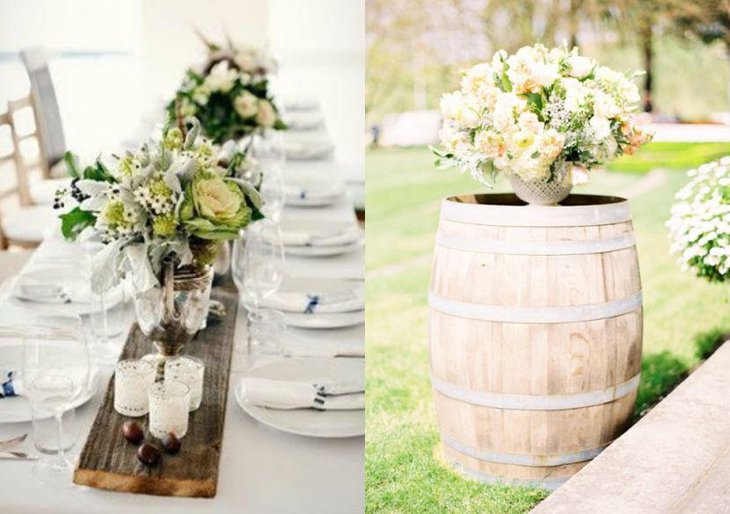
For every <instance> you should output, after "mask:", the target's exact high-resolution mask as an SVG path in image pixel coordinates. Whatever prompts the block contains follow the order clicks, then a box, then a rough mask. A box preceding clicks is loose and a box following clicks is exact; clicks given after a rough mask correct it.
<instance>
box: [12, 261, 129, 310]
mask: <svg viewBox="0 0 730 514" xmlns="http://www.w3.org/2000/svg"><path fill="white" fill-rule="evenodd" d="M27 268H28V269H26V270H24V271H23V272H22V273H21V274H20V275H19V276H18V277H16V278H15V279H13V281H12V283H10V284H9V285H8V289H9V295H8V296H9V298H8V300H10V301H11V302H12V303H14V304H15V305H24V306H26V307H30V306H31V305H30V304H33V305H32V307H33V309H34V310H35V311H37V310H39V309H40V310H49V311H52V312H55V313H64V314H77V315H87V314H91V313H93V312H97V311H99V310H100V309H101V308H102V303H101V302H100V301H99V299H98V297H96V296H95V295H93V294H92V292H91V288H90V286H89V280H88V278H87V277H85V276H84V275H83V273H81V272H80V271H79V270H78V267H73V266H69V265H67V264H63V265H53V264H36V265H33V266H28V267H27ZM104 300H105V306H106V308H112V307H114V306H115V305H117V304H118V303H119V302H120V301H122V300H123V292H122V288H121V287H118V288H116V289H114V290H112V291H110V292H109V293H107V294H106V296H105V299H104Z"/></svg>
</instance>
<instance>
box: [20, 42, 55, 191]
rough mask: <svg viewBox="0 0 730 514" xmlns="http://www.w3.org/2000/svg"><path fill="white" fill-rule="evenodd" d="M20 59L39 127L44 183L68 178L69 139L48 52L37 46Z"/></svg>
mask: <svg viewBox="0 0 730 514" xmlns="http://www.w3.org/2000/svg"><path fill="white" fill-rule="evenodd" d="M20 57H21V59H22V61H23V64H24V65H25V69H26V71H27V73H28V79H29V80H30V99H31V102H32V105H33V114H34V117H35V123H36V127H37V130H36V132H37V138H38V146H39V148H40V162H39V165H40V168H41V175H42V177H43V178H45V179H49V178H52V177H54V176H55V177H59V176H65V174H66V173H65V167H64V166H63V154H64V153H66V139H65V137H64V134H63V124H62V122H61V111H60V110H59V108H58V101H57V99H56V91H55V89H54V87H53V81H52V80H51V73H50V71H49V69H48V57H47V55H46V52H45V50H44V49H43V48H42V47H37V46H36V47H31V48H26V49H23V50H21V51H20Z"/></svg>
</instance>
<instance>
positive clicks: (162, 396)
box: [148, 380, 190, 439]
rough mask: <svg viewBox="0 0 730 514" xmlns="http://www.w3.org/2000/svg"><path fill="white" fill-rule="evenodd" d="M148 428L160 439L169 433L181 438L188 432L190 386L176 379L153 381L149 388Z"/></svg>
mask: <svg viewBox="0 0 730 514" xmlns="http://www.w3.org/2000/svg"><path fill="white" fill-rule="evenodd" d="M148 394H149V402H150V417H149V429H150V432H151V433H152V435H153V436H155V437H157V438H158V439H161V438H162V437H164V436H165V435H167V434H169V433H173V434H175V436H176V437H177V438H178V439H182V438H183V437H184V436H185V434H187V433H188V411H189V410H190V388H189V387H188V386H187V385H185V384H183V383H182V382H178V381H176V380H165V381H164V382H155V383H154V384H153V385H152V387H150V389H149V393H148Z"/></svg>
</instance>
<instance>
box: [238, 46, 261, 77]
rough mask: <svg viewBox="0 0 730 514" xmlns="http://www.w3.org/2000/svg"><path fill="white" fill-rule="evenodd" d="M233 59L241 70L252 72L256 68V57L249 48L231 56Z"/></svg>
mask: <svg viewBox="0 0 730 514" xmlns="http://www.w3.org/2000/svg"><path fill="white" fill-rule="evenodd" d="M233 61H234V62H235V63H236V66H238V68H239V69H240V70H241V71H245V72H252V71H254V70H255V69H256V66H257V59H256V55H254V52H252V51H250V50H241V51H238V52H236V54H235V55H234V56H233Z"/></svg>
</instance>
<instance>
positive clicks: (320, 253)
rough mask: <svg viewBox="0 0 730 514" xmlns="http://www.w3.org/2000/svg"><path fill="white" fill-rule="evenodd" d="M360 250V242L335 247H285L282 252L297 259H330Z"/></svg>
mask: <svg viewBox="0 0 730 514" xmlns="http://www.w3.org/2000/svg"><path fill="white" fill-rule="evenodd" d="M359 248H362V241H357V242H355V243H348V244H345V245H337V246H285V247H284V251H285V252H286V253H288V254H289V255H296V256H298V257H331V256H333V255H342V254H343V253H350V252H352V251H354V250H357V249H359Z"/></svg>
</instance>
